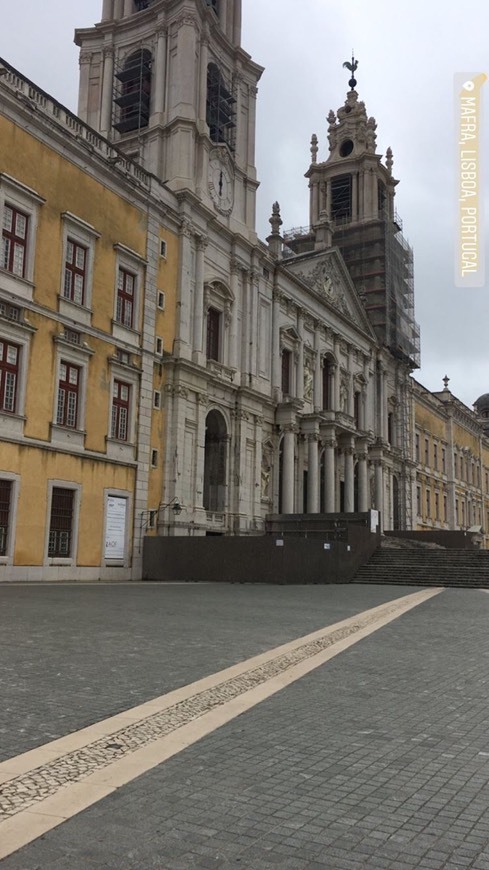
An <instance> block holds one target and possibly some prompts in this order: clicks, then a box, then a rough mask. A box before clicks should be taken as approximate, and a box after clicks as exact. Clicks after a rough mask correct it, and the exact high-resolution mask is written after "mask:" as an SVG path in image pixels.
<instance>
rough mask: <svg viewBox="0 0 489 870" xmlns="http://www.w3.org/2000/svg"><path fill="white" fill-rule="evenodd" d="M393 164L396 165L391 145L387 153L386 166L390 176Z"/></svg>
mask: <svg viewBox="0 0 489 870" xmlns="http://www.w3.org/2000/svg"><path fill="white" fill-rule="evenodd" d="M393 164H394V158H393V155H392V148H391V147H390V145H389V147H388V149H387V151H386V152H385V165H386V167H387V172H388V173H389V175H392V166H393Z"/></svg>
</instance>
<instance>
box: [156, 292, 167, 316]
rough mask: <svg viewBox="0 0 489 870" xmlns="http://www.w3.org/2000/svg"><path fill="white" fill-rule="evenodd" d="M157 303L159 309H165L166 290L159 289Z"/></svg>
mask: <svg viewBox="0 0 489 870" xmlns="http://www.w3.org/2000/svg"><path fill="white" fill-rule="evenodd" d="M156 305H157V308H158V310H159V311H164V310H165V306H166V294H165V291H164V290H158V291H157V294H156Z"/></svg>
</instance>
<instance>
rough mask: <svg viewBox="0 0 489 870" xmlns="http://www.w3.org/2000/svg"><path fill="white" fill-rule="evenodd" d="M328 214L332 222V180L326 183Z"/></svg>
mask: <svg viewBox="0 0 489 870" xmlns="http://www.w3.org/2000/svg"><path fill="white" fill-rule="evenodd" d="M326 214H327V215H328V219H329V220H331V179H328V181H327V182H326Z"/></svg>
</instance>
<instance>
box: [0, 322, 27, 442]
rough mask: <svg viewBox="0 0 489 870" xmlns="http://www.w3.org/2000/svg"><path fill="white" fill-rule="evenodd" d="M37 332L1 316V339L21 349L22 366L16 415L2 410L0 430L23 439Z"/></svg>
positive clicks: (20, 368) (19, 371)
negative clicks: (31, 351)
mask: <svg viewBox="0 0 489 870" xmlns="http://www.w3.org/2000/svg"><path fill="white" fill-rule="evenodd" d="M35 332H36V329H35V327H34V326H32V325H31V324H30V323H26V322H25V321H23V320H8V319H7V318H4V317H1V316H0V338H1V339H4V340H5V341H9V342H12V343H13V344H17V345H18V346H19V347H20V364H19V369H18V382H17V393H16V400H17V408H16V411H15V413H14V414H11V413H10V412H7V411H1V410H0V428H1V431H2V433H4V434H8V435H11V436H15V437H18V438H19V437H22V436H23V434H24V424H25V419H26V417H25V398H26V385H27V374H28V371H29V354H30V345H31V338H32V335H33V334H34V333H35Z"/></svg>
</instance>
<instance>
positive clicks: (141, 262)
mask: <svg viewBox="0 0 489 870" xmlns="http://www.w3.org/2000/svg"><path fill="white" fill-rule="evenodd" d="M114 250H115V252H116V263H115V280H114V311H113V319H112V335H113V337H114V339H115V341H117V342H125V343H126V344H129V345H130V346H131V347H133V348H137V347H139V345H140V334H141V312H142V303H143V294H144V277H145V269H146V266H147V260H145V259H144V257H141V256H140V254H138V253H137V251H133V250H132V249H131V248H128V247H126V245H121V244H119V243H117V244H115V245H114ZM120 269H124V270H125V271H126V272H130V273H131V274H133V275H134V285H135V287H134V303H133V318H132V327H129V326H124V324H122V323H119V321H118V320H117V287H118V281H119V270H120Z"/></svg>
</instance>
